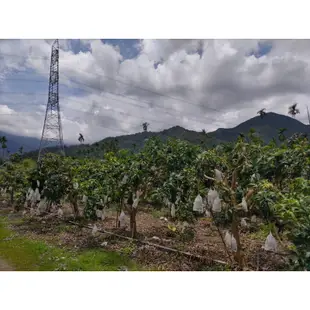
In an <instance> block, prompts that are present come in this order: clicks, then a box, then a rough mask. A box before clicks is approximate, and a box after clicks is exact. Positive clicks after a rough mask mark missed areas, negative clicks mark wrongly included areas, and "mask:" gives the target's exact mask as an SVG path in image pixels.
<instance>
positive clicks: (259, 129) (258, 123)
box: [209, 112, 310, 143]
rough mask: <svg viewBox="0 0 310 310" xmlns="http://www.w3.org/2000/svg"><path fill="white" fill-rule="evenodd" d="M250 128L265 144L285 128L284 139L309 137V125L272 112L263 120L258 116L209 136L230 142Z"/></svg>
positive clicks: (218, 130)
mask: <svg viewBox="0 0 310 310" xmlns="http://www.w3.org/2000/svg"><path fill="white" fill-rule="evenodd" d="M251 128H253V129H255V131H256V133H258V134H259V135H260V137H261V138H262V139H263V140H264V141H265V142H266V143H268V142H270V140H272V138H276V139H277V138H278V131H279V129H280V128H286V131H285V136H286V137H290V136H292V135H293V134H294V133H308V134H309V136H310V126H309V125H305V124H303V123H301V122H300V121H298V120H296V119H294V118H292V117H289V116H286V115H281V114H277V113H273V112H270V113H267V114H266V115H265V117H263V118H261V117H260V116H256V117H253V118H251V119H249V120H247V121H245V122H243V123H241V124H239V125H238V126H236V127H234V128H229V129H224V128H219V129H217V130H216V131H214V132H211V133H209V134H210V135H211V136H212V137H214V138H215V139H216V140H217V141H223V142H230V141H233V140H235V139H236V138H237V137H238V135H239V133H243V134H247V133H248V132H249V130H250V129H251Z"/></svg>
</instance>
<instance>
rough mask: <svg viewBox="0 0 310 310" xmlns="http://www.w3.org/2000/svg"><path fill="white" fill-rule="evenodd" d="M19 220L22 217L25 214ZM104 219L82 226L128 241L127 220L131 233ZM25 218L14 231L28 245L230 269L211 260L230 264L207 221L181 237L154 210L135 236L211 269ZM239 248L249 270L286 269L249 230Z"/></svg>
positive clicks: (161, 266) (180, 267) (161, 264)
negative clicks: (41, 243)
mask: <svg viewBox="0 0 310 310" xmlns="http://www.w3.org/2000/svg"><path fill="white" fill-rule="evenodd" d="M19 214H20V216H21V212H20V213H19ZM106 215H107V217H106V219H105V220H104V221H102V220H98V221H86V220H81V221H80V222H79V223H82V224H83V225H87V226H89V227H92V226H93V225H94V224H96V225H97V227H98V229H103V230H106V231H109V232H114V233H117V234H120V235H123V236H128V237H129V236H130V233H129V219H128V218H127V227H126V228H125V229H120V228H115V226H116V220H115V219H116V212H114V211H110V212H108V213H107V214H106ZM23 217H24V220H23V222H22V223H20V224H14V225H12V227H11V228H12V229H13V230H15V231H17V232H19V233H21V234H23V235H24V236H25V235H26V236H27V237H28V238H30V239H42V240H45V241H47V242H49V243H53V244H56V245H58V246H61V247H67V248H70V249H75V250H82V249H85V248H88V249H89V248H99V249H104V250H110V251H117V252H120V253H123V254H124V255H128V256H130V257H131V258H132V259H133V260H134V261H136V262H137V263H138V264H141V266H143V267H145V268H146V269H147V270H163V271H193V270H225V268H226V269H227V267H225V266H224V265H222V264H216V263H212V260H220V261H224V262H227V263H228V262H229V259H228V257H227V254H226V251H225V248H224V245H223V242H222V239H221V238H220V235H219V233H218V231H217V229H216V227H215V226H214V225H213V223H212V221H211V220H210V219H207V218H200V219H198V220H197V222H196V223H195V224H190V225H189V227H188V228H187V229H186V230H185V231H184V232H183V233H181V225H180V223H173V222H169V221H168V220H167V219H160V216H154V214H153V213H152V211H151V210H149V209H148V208H144V209H143V210H141V211H139V212H138V214H137V230H138V239H139V240H144V241H149V242H152V243H156V244H160V245H163V246H165V247H170V248H174V249H178V250H180V251H186V252H190V253H192V254H194V255H199V256H203V257H206V259H207V261H208V263H206V262H201V261H198V260H193V259H190V258H189V257H186V256H183V255H180V254H176V253H171V252H166V251H162V250H160V249H158V248H156V247H153V246H149V245H143V244H142V243H140V244H137V243H133V242H132V243H131V242H130V241H128V240H123V239H120V238H118V237H115V236H111V235H108V234H98V236H95V237H94V236H92V234H91V229H87V228H81V227H79V226H74V225H72V224H70V223H69V219H67V220H60V219H58V218H57V217H56V215H51V214H48V215H46V216H43V217H30V215H29V214H26V215H23ZM71 220H72V219H71ZM168 224H170V225H174V226H176V227H177V230H176V232H173V231H172V230H171V229H169V228H168ZM241 242H242V245H243V247H244V255H245V265H246V268H245V269H246V270H264V271H267V270H282V269H284V268H285V265H286V260H287V258H286V256H285V255H279V254H278V253H270V252H266V251H264V250H263V249H262V245H263V244H264V240H262V239H257V238H256V239H255V238H253V234H252V233H250V231H248V230H245V231H242V232H241ZM230 255H231V253H230ZM231 257H232V256H231Z"/></svg>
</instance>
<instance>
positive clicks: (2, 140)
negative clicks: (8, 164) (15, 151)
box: [0, 136, 8, 160]
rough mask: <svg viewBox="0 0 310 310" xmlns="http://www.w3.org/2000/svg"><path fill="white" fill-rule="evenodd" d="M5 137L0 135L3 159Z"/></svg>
mask: <svg viewBox="0 0 310 310" xmlns="http://www.w3.org/2000/svg"><path fill="white" fill-rule="evenodd" d="M7 142H8V140H7V138H6V137H5V136H2V137H0V144H1V147H2V159H3V160H4V150H5V149H6V148H7Z"/></svg>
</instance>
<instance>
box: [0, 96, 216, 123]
mask: <svg viewBox="0 0 310 310" xmlns="http://www.w3.org/2000/svg"><path fill="white" fill-rule="evenodd" d="M0 93H1V91H0ZM3 93H7V92H3ZM8 93H11V92H8ZM17 94H23V95H24V94H27V95H31V93H17ZM33 94H37V95H44V96H46V94H43V93H33ZM103 96H104V95H103ZM105 97H106V98H107V99H109V100H114V101H117V102H119V100H117V99H115V98H110V97H107V96H105ZM59 98H65V99H67V100H68V98H67V97H63V96H59ZM69 100H70V101H72V102H78V103H82V104H85V102H84V101H81V100H77V99H69ZM140 107H142V108H145V109H147V108H146V107H143V106H140ZM68 109H69V110H73V111H77V112H80V113H84V114H90V115H92V116H95V114H94V113H92V112H89V111H81V110H77V109H74V108H71V107H68ZM105 111H113V112H115V113H119V114H123V115H126V116H130V117H133V118H136V119H139V120H142V121H145V118H141V117H137V116H135V115H132V114H130V113H126V112H123V111H118V110H114V109H112V108H111V109H107V110H105ZM34 113H35V112H23V114H31V115H32V114H34ZM42 113H43V112H42ZM166 114H168V115H170V116H172V117H174V118H179V120H182V119H180V116H179V117H178V116H176V115H173V114H170V113H166ZM0 115H4V114H0ZM7 115H13V114H7ZM99 117H100V116H99ZM101 117H103V116H101ZM187 119H188V120H189V121H193V122H196V123H200V124H203V125H205V123H204V122H202V121H199V120H197V119H191V118H187ZM209 119H211V120H214V121H217V119H214V118H212V117H209ZM147 120H149V121H152V122H155V123H160V124H165V125H168V124H167V123H166V122H164V121H160V120H158V119H152V118H149V117H148V118H147Z"/></svg>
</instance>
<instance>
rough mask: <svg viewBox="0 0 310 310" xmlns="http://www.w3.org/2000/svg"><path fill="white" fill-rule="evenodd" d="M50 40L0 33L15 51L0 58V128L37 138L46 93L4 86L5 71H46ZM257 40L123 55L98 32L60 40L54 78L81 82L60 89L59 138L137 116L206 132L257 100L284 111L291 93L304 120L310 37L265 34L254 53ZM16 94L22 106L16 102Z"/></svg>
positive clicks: (135, 122) (162, 43) (127, 125)
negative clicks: (263, 46)
mask: <svg viewBox="0 0 310 310" xmlns="http://www.w3.org/2000/svg"><path fill="white" fill-rule="evenodd" d="M51 43H52V41H50V40H20V41H18V40H2V41H0V55H1V54H14V55H19V56H21V57H10V56H7V57H6V56H3V57H0V72H2V73H1V75H0V83H1V87H0V92H1V90H2V91H4V93H2V94H1V96H0V100H1V101H0V104H1V102H5V104H7V105H2V106H1V105H0V114H1V113H2V114H3V113H4V112H2V110H3V109H9V111H13V112H12V113H16V114H17V115H15V116H10V117H7V118H5V121H3V117H4V116H2V117H1V116H0V117H1V123H0V130H2V131H5V130H6V131H9V132H11V133H15V134H25V135H29V136H30V135H33V136H36V137H40V135H41V130H42V128H41V126H42V123H43V117H44V106H45V104H46V101H47V93H46V97H44V96H32V97H31V96H24V95H23V93H24V92H26V91H27V88H26V86H23V87H22V89H20V88H19V86H18V87H17V86H14V91H15V92H20V93H21V94H20V95H18V94H16V95H12V94H10V95H9V94H7V95H6V93H5V92H6V91H8V84H6V80H5V79H6V78H7V77H8V76H13V77H14V76H15V75H17V73H16V71H17V70H18V71H22V72H24V73H23V76H25V75H27V76H29V79H31V78H32V75H33V74H32V73H30V71H29V70H31V71H32V72H34V73H35V74H36V76H37V75H41V76H43V77H45V78H46V77H47V75H48V72H49V58H50V52H51ZM258 43H259V40H205V41H201V40H141V41H140V43H139V50H140V54H139V55H138V56H137V57H136V58H133V59H123V57H122V56H121V53H120V49H118V48H117V47H116V48H115V47H113V46H111V45H108V44H103V43H102V42H101V41H99V40H80V47H83V48H87V49H88V51H85V50H84V52H81V51H80V52H79V51H73V45H72V44H71V42H70V41H66V40H61V41H60V46H61V53H60V83H61V84H64V85H67V86H68V87H69V88H71V89H73V88H74V89H79V88H80V89H83V90H85V93H83V94H79V93H76V92H75V91H73V90H72V91H71V92H67V93H60V96H61V97H60V103H61V111H62V115H63V130H64V138H65V142H66V143H75V142H76V139H77V136H78V133H79V132H83V134H84V137H85V138H88V140H89V141H91V142H92V141H96V140H99V139H102V138H104V137H106V136H110V135H113V136H116V135H120V134H125V133H134V132H135V131H137V130H138V129H139V128H141V126H140V125H141V124H142V122H143V121H147V122H149V123H150V124H151V126H150V130H160V129H163V128H168V127H172V126H174V125H180V126H184V127H186V128H189V129H195V130H201V129H203V128H204V129H206V130H207V131H208V130H214V129H216V128H217V127H232V126H236V125H238V124H239V123H240V122H242V121H244V120H246V119H248V118H250V117H254V116H256V112H257V111H258V110H259V109H260V108H261V107H265V108H267V110H269V111H274V112H277V113H283V114H286V113H287V108H288V106H289V105H290V104H292V103H293V102H295V101H296V102H298V103H299V105H300V109H301V112H302V113H301V114H300V115H298V116H297V118H298V119H300V120H301V121H304V122H305V121H306V119H307V117H306V110H305V105H306V104H307V103H308V102H309V99H310V91H309V88H308V85H309V83H310V70H309V62H310V56H309V55H308V50H309V48H310V40H274V41H270V40H269V41H268V42H265V43H268V44H272V50H271V52H270V53H268V54H267V55H265V56H262V57H260V58H256V57H255V56H254V55H252V54H253V53H255V54H257V53H259V52H260V49H259V45H258ZM263 43H264V42H263ZM198 50H200V51H202V55H200V54H198V53H197V51H198ZM251 55H252V56H251ZM154 64H157V65H158V66H157V67H154ZM1 77H2V80H1ZM70 80H74V81H77V82H79V83H81V84H78V85H77V84H75V83H73V82H70ZM1 81H2V82H1ZM85 84H86V85H88V86H90V87H91V88H90V87H87V86H85ZM18 85H22V84H18ZM25 85H26V84H25ZM10 87H11V84H10ZM145 89H147V90H148V91H147V90H145ZM46 92H47V90H46ZM159 94H162V96H160V95H159ZM16 100H18V101H17V102H19V103H23V102H24V105H20V104H19V105H14V101H15V102H16ZM10 103H11V104H10ZM25 107H27V109H26V108H25ZM35 108H36V109H35ZM25 111H27V112H25ZM10 113H11V112H10ZM35 113H39V116H38V115H36V114H35ZM40 118H41V119H40ZM39 119H40V120H39ZM23 121H25V122H26V123H25V122H24V123H23Z"/></svg>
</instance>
